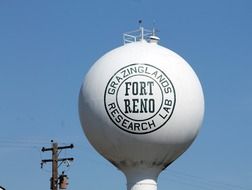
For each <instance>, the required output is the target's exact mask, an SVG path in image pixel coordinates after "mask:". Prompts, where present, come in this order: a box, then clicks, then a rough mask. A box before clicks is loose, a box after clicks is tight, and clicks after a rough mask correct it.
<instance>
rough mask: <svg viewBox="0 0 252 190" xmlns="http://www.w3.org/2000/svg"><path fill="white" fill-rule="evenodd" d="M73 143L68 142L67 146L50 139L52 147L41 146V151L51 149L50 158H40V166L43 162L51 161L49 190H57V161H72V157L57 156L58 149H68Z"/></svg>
mask: <svg viewBox="0 0 252 190" xmlns="http://www.w3.org/2000/svg"><path fill="white" fill-rule="evenodd" d="M73 147H74V145H73V144H70V145H69V146H58V143H55V142H53V141H52V147H51V148H45V147H43V148H42V149H41V151H42V152H45V151H52V159H45V160H41V167H42V166H43V164H45V163H47V162H51V163H52V177H51V180H50V181H51V190H58V167H59V165H58V163H59V162H61V163H62V162H64V161H67V160H68V161H73V160H74V158H59V153H58V151H59V150H62V149H68V148H73Z"/></svg>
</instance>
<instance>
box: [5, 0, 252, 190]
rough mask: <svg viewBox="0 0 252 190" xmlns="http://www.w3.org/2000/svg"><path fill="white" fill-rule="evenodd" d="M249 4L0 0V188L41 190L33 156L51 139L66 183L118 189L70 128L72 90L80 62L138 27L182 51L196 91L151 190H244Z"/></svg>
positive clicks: (81, 71)
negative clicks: (198, 112)
mask: <svg viewBox="0 0 252 190" xmlns="http://www.w3.org/2000/svg"><path fill="white" fill-rule="evenodd" d="M251 10H252V2H251V1H249V0H240V1H237V0H236V1H235V0H222V1H217V0H211V1H202V0H201V1H200V0H192V1H182V0H177V1H165V0H162V1H154V0H145V1H144V0H128V1H126V0H117V1H116V0H107V1H98V0H92V1H80V0H76V1H70V0H60V1H59V0H43V1H39V0H25V1H17V0H16V1H15V0H13V1H11V0H10V1H7V0H0V127H1V133H0V185H2V186H3V187H6V188H7V189H37V190H42V189H49V178H50V165H49V164H47V165H45V167H44V169H43V170H41V169H40V160H41V159H45V158H49V157H50V154H49V153H41V151H40V149H41V147H42V146H50V140H51V139H54V140H55V141H58V142H59V143H61V145H66V144H68V143H74V144H75V148H74V149H73V150H69V151H63V152H62V153H61V156H62V157H65V156H73V157H75V161H74V162H73V164H72V165H71V167H70V168H66V167H63V168H60V169H66V170H67V172H66V173H67V174H68V176H69V178H70V186H69V190H71V189H94V190H95V189H97V190H98V189H101V188H102V189H104V190H109V189H126V181H125V178H124V176H123V175H122V173H121V172H120V171H118V170H117V169H116V168H114V166H112V165H111V164H110V163H108V162H107V161H106V160H104V159H103V158H102V157H101V156H100V155H98V153H96V152H95V150H94V149H93V148H92V147H91V146H90V145H89V143H88V142H87V140H86V138H85V137H84V135H83V132H82V130H81V127H80V123H79V118H78V111H77V101H78V93H79V88H80V85H81V83H82V80H83V77H84V75H85V73H86V72H87V71H88V69H89V68H90V66H91V65H92V64H93V63H94V62H95V61H96V60H97V59H98V58H99V57H100V56H102V55H103V54H104V53H105V52H107V51H109V50H111V49H113V48H115V47H118V46H121V45H122V33H123V32H126V31H130V30H134V29H136V28H137V27H138V24H137V22H138V20H139V19H142V20H143V26H144V27H146V28H152V26H153V21H155V26H156V27H157V28H158V30H159V31H160V32H159V33H158V35H159V37H160V38H161V42H160V44H161V45H163V46H165V47H167V48H169V49H172V50H173V51H175V52H177V53H178V54H180V55H181V56H182V57H184V58H185V59H186V60H187V61H188V62H189V63H190V65H191V66H192V67H193V68H194V70H195V71H196V73H197V74H198V76H199V78H200V80H201V83H202V86H203V89H204V94H205V102H206V112H205V119H204V124H203V127H202V129H201V131H200V133H199V136H198V138H197V139H196V141H195V142H194V143H193V145H192V146H191V147H190V148H189V150H188V151H187V152H186V153H185V154H184V155H183V156H181V157H180V158H179V159H178V160H177V161H176V162H174V163H173V164H172V165H171V166H170V167H169V168H167V169H166V170H165V171H164V172H163V173H162V174H161V175H160V177H159V180H158V189H159V190H168V189H174V190H176V189H187V190H197V189H201V190H204V189H206V190H219V189H221V190H223V189H228V190H234V189H236V190H237V189H242V190H248V189H252V185H251V178H252V163H251V157H252V148H251V144H252V143H251V133H252V121H251V113H252V98H251V97H252V85H251V81H252V76H251V71H252V66H251V65H252V53H251V51H252V37H251V34H252V25H251V18H252V11H251Z"/></svg>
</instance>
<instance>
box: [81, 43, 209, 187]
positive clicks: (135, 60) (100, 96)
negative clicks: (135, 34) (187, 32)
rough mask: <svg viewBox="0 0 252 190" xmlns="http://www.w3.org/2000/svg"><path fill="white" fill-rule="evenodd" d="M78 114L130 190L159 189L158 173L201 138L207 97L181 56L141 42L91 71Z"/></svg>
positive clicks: (106, 57)
mask: <svg viewBox="0 0 252 190" xmlns="http://www.w3.org/2000/svg"><path fill="white" fill-rule="evenodd" d="M79 115H80V120H81V124H82V128H83V130H84V133H85V135H86V137H87V138H88V140H89V142H90V143H91V144H92V145H93V146H94V148H95V149H96V150H97V151H98V152H99V153H100V154H101V155H102V156H104V157H105V158H106V159H107V160H109V161H110V162H111V163H112V164H113V165H115V166H116V167H117V168H118V169H120V170H121V171H122V172H123V173H124V174H125V176H126V178H127V189H128V190H156V189H157V183H156V181H157V177H158V175H159V173H160V172H161V171H162V170H163V169H165V168H166V167H167V166H168V165H169V164H171V163H172V162H173V161H174V160H175V159H176V158H178V157H179V156H180V155H181V154H182V153H183V152H184V151H185V150H186V149H187V148H188V147H189V146H190V145H191V143H192V142H193V140H194V139H195V137H196V136H197V133H198V131H199V128H200V126H201V123H202V120H203V115H204V97H203V92H202V88H201V84H200V82H199V80H198V78H197V76H196V74H195V72H194V71H193V70H192V68H191V67H190V66H189V64H188V63H187V62H186V61H185V60H184V59H183V58H182V57H180V56H179V55H178V54H176V53H174V52H173V51H171V50H169V49H167V48H165V47H162V46H160V45H158V44H157V43H156V42H155V41H153V40H150V41H146V40H140V41H136V42H132V43H127V44H125V45H123V46H121V47H118V48H116V49H114V50H112V51H110V52H108V53H106V54H105V55H104V56H102V57H101V58H100V59H99V60H98V61H97V62H96V63H95V64H94V65H93V66H92V67H91V69H90V70H89V72H88V73H87V75H86V77H85V79H84V82H83V84H82V86H81V90H80V95H79Z"/></svg>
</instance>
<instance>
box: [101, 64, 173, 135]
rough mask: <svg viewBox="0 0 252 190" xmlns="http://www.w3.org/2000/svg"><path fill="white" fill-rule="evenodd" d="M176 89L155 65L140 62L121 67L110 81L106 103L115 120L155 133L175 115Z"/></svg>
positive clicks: (135, 131)
mask: <svg viewBox="0 0 252 190" xmlns="http://www.w3.org/2000/svg"><path fill="white" fill-rule="evenodd" d="M175 104H176V94H175V89H174V86H173V84H172V82H171V81H170V79H169V78H168V77H167V76H166V74H165V73H164V72H163V71H161V70H160V69H158V68H157V67H154V66H153V65H149V64H144V63H136V64H131V65H128V66H126V67H123V68H121V69H120V70H118V71H117V72H116V73H115V74H114V75H113V76H112V77H111V78H110V80H109V81H108V83H107V86H106V89H105V93H104V105H105V109H106V112H107V114H108V116H109V118H110V119H111V120H112V122H113V123H114V124H115V125H116V126H117V127H119V128H120V129H122V130H124V131H127V132H129V133H133V134H146V133H151V132H153V131H155V130H157V129H159V128H161V127H162V126H163V125H164V124H165V123H166V122H167V121H168V120H169V119H170V117H171V116H172V113H173V110H174V108H175Z"/></svg>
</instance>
